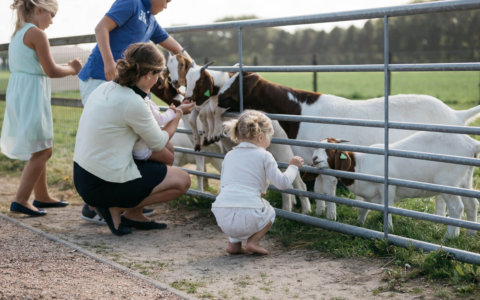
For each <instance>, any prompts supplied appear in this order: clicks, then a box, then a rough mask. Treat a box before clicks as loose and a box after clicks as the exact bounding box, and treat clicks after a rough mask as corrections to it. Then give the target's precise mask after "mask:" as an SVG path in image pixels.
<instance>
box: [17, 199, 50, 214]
mask: <svg viewBox="0 0 480 300" xmlns="http://www.w3.org/2000/svg"><path fill="white" fill-rule="evenodd" d="M10 211H11V212H18V213H22V214H26V215H29V216H32V217H41V216H44V215H46V214H47V211H46V210H43V209H39V210H38V211H36V210H31V209H30V208H28V207H25V206H23V205H21V204H20V203H18V202H12V204H11V205H10Z"/></svg>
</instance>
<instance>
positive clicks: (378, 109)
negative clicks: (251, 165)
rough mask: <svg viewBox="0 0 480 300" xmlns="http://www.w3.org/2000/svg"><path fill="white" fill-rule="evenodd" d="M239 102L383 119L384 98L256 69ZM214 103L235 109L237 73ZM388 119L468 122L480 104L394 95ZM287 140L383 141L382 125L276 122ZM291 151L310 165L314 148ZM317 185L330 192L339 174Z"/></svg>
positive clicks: (332, 208) (394, 133)
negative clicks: (351, 95)
mask: <svg viewBox="0 0 480 300" xmlns="http://www.w3.org/2000/svg"><path fill="white" fill-rule="evenodd" d="M242 78H243V90H244V95H243V103H244V108H245V109H249V108H250V109H258V110H262V111H265V112H267V113H274V114H289V115H302V116H317V117H329V118H351V119H368V120H380V121H382V120H383V119H384V102H385V101H384V98H383V97H382V98H376V99H370V100H363V101H359V100H358V101H357V100H356V101H352V100H349V99H345V98H342V97H338V96H334V95H325V94H321V93H315V92H309V91H303V90H299V89H295V88H291V87H287V86H283V85H279V84H276V83H273V82H270V81H268V80H265V79H263V78H262V77H260V75H258V74H257V73H243V76H242ZM218 105H219V106H220V107H222V108H230V109H231V110H234V111H238V110H239V74H238V73H237V74H235V75H234V76H232V78H231V79H230V80H229V82H227V83H226V84H225V85H224V86H223V87H222V89H221V90H220V92H219V96H218ZM389 112H390V114H389V120H390V121H396V122H409V123H427V124H445V125H466V124H468V123H469V122H470V121H472V120H473V119H475V118H477V117H478V115H479V114H480V106H476V107H473V108H471V109H467V110H461V111H457V110H453V109H451V108H450V107H448V106H447V105H446V104H444V103H443V102H442V101H440V100H438V99H436V98H434V97H431V96H427V95H395V96H390V97H389ZM280 124H281V125H282V127H283V128H284V129H285V132H286V133H287V135H288V137H289V138H290V139H298V140H310V141H319V140H321V139H324V138H325V137H329V136H334V137H337V138H341V139H345V140H349V141H350V142H351V143H352V144H356V145H371V144H375V143H383V142H384V141H383V136H384V134H383V128H372V127H362V128H357V127H354V126H342V125H335V124H320V123H308V122H301V123H299V122H280ZM389 132H390V136H389V139H390V142H395V141H399V140H400V139H402V138H405V137H407V136H409V135H411V134H413V133H414V131H408V130H395V129H391V130H390V131H389ZM292 149H293V152H294V153H295V155H298V156H301V157H303V158H304V159H305V164H311V160H310V159H311V157H312V154H313V151H314V149H313V148H307V147H299V146H292ZM319 177H320V179H317V181H316V184H318V185H320V186H319V187H318V188H317V190H318V191H319V192H321V193H326V194H329V195H332V196H334V195H335V190H336V182H337V179H336V178H334V177H331V176H326V175H319ZM324 210H325V202H324V201H317V208H316V213H317V214H319V215H320V214H323V213H324ZM336 215H337V214H336V205H335V203H332V202H328V207H327V218H329V219H333V220H335V219H336Z"/></svg>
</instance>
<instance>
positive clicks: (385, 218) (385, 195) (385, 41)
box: [383, 15, 390, 239]
mask: <svg viewBox="0 0 480 300" xmlns="http://www.w3.org/2000/svg"><path fill="white" fill-rule="evenodd" d="M383 47H384V49H383V56H384V65H383V67H384V71H383V72H384V76H385V80H384V86H385V101H384V105H385V126H384V128H385V132H384V133H385V141H384V143H385V153H384V156H383V157H384V174H383V175H384V181H383V198H384V199H383V202H384V211H383V232H384V234H385V239H387V238H388V215H389V212H388V202H389V201H388V199H389V197H388V143H389V141H388V95H389V94H390V92H389V81H390V80H389V78H390V76H389V75H390V74H389V72H388V64H389V55H388V54H389V51H390V50H389V44H388V16H387V15H385V16H384V17H383Z"/></svg>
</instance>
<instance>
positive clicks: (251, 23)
mask: <svg viewBox="0 0 480 300" xmlns="http://www.w3.org/2000/svg"><path fill="white" fill-rule="evenodd" d="M473 9H480V1H479V0H458V1H439V2H430V3H419V4H412V5H403V6H395V7H386V8H378V9H366V10H356V11H346V12H337V13H325V14H315V15H307V16H296V17H288V18H273V19H262V20H247V21H234V22H222V23H215V24H207V25H196V26H179V27H171V28H165V29H166V30H167V31H168V32H169V33H171V34H174V33H185V32H197V31H213V30H230V29H235V30H237V32H238V58H239V66H238V67H229V66H217V67H211V69H215V70H222V71H240V79H241V76H242V74H241V72H242V71H248V72H384V79H385V104H386V105H385V121H370V120H355V119H338V118H322V117H313V116H312V117H305V116H293V115H276V114H268V115H269V117H271V118H272V119H276V120H282V121H296V122H314V123H323V124H337V125H350V126H368V127H377V128H383V129H384V135H385V147H384V148H383V149H382V148H369V147H364V146H354V145H332V144H326V143H319V142H318V141H300V140H287V139H273V140H272V142H274V143H279V144H287V145H296V146H303V147H317V148H326V147H328V148H337V149H341V150H348V151H358V152H366V153H373V154H378V155H384V166H385V170H384V174H385V176H384V177H380V176H372V175H366V174H357V173H349V172H342V171H335V170H318V169H316V168H312V167H307V166H305V167H302V170H304V171H308V172H312V173H316V174H324V175H331V176H336V177H345V178H352V179H357V180H367V181H373V182H378V183H383V184H384V186H385V187H384V188H385V191H386V190H387V189H388V185H398V186H405V187H410V188H418V189H426V190H430V191H435V192H439V193H450V194H456V195H463V196H468V197H475V198H479V197H480V192H479V191H475V190H468V189H461V188H453V187H447V186H438V185H433V184H426V183H420V182H412V181H408V180H400V179H395V178H389V177H388V160H389V157H390V156H398V157H406V158H415V159H425V160H432V161H438V162H447V163H456V164H463V165H472V166H480V160H479V159H475V158H465V157H456V156H448V155H438V154H429V153H419V152H413V151H399V150H389V149H388V145H389V143H388V139H389V135H388V131H389V130H390V129H399V130H424V131H436V132H445V133H462V134H479V135H480V128H475V127H468V126H447V125H438V124H411V123H403V122H390V121H389V119H388V116H389V111H388V95H389V91H388V84H387V83H388V82H389V76H390V75H389V72H391V71H396V72H405V71H478V70H480V63H433V64H432V63H429V64H390V63H389V60H388V49H389V28H388V20H389V18H390V17H398V16H408V15H415V14H428V13H438V12H448V11H461V10H473ZM372 18H382V19H383V20H384V64H366V65H329V66H317V65H302V66H259V67H253V66H244V65H243V64H242V60H243V55H242V51H243V50H242V41H243V36H242V31H243V30H245V29H250V28H259V27H275V26H287V25H300V24H313V23H324V22H338V21H348V20H360V19H372ZM93 42H95V37H94V35H84V36H77V37H64V38H56V39H51V40H50V44H51V45H52V46H59V45H71V44H82V43H93ZM7 49H8V44H4V45H0V51H5V50H7ZM242 84H243V81H242V80H240V107H243V87H242ZM1 97H2V95H0V98H1ZM52 103H58V104H59V105H67V106H75V107H79V106H81V105H80V101H78V100H70V99H63V98H56V99H52ZM179 132H185V133H190V131H188V130H185V131H182V130H179ZM175 149H176V151H179V152H185V153H188V154H193V155H202V156H207V157H215V158H223V155H222V154H218V153H212V152H195V151H193V150H192V149H185V148H179V147H176V148H175ZM279 165H280V166H283V167H284V166H285V165H286V164H285V162H279ZM185 170H186V171H187V172H189V173H190V174H193V175H199V176H205V177H208V178H214V179H219V175H216V174H209V173H205V172H199V171H193V170H188V169H185ZM270 189H272V190H277V189H276V188H275V187H273V186H271V187H270ZM282 192H287V193H290V194H293V195H297V196H300V195H301V196H307V197H310V198H313V199H321V200H326V201H331V202H335V203H339V204H346V205H351V206H356V207H362V208H367V209H372V210H377V211H383V212H384V231H383V232H378V231H373V230H369V229H365V228H360V227H356V226H352V225H346V224H341V223H338V222H333V221H329V220H324V219H321V218H315V217H310V216H306V215H300V214H296V213H292V212H287V211H283V210H279V209H276V211H277V215H278V216H279V217H283V218H287V219H292V220H296V221H298V222H302V223H305V224H310V225H312V226H318V227H322V228H326V229H329V230H334V231H338V232H342V233H346V234H353V235H358V236H362V237H365V238H375V239H382V238H383V239H386V240H388V241H389V242H391V243H393V244H395V245H397V246H402V247H409V246H414V247H416V248H418V249H422V250H424V251H434V250H437V249H440V248H441V249H443V250H445V251H447V252H449V253H451V254H453V255H455V257H456V258H457V259H458V260H461V261H465V262H469V263H474V264H477V265H480V255H479V254H477V253H472V252H467V251H462V250H458V249H453V248H448V247H442V246H440V245H435V244H431V243H427V242H423V241H417V240H413V239H408V238H404V237H399V236H395V235H392V234H389V232H388V228H387V223H388V222H387V221H386V220H387V218H388V215H389V214H397V215H401V216H407V217H411V218H416V219H422V220H428V221H433V222H439V223H443V224H447V225H454V226H460V227H464V228H469V229H475V230H480V224H478V223H473V222H469V221H463V220H456V219H451V218H446V217H441V216H435V215H431V214H426V213H421V212H415V211H410V210H405V209H400V208H395V207H389V206H388V199H384V202H385V205H378V204H372V203H366V202H359V201H355V200H351V199H346V198H341V197H336V196H330V195H323V194H317V193H312V192H305V191H299V190H294V189H288V190H286V191H282ZM187 194H188V195H191V196H203V197H208V198H211V199H214V198H215V195H213V194H209V193H203V192H199V191H195V190H189V191H188V193H187ZM385 195H388V193H385ZM387 197H388V196H387Z"/></svg>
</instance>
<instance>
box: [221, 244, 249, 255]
mask: <svg viewBox="0 0 480 300" xmlns="http://www.w3.org/2000/svg"><path fill="white" fill-rule="evenodd" d="M226 250H227V253H228V254H245V253H247V252H246V251H245V248H243V247H242V243H228V245H227V249H226Z"/></svg>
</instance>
